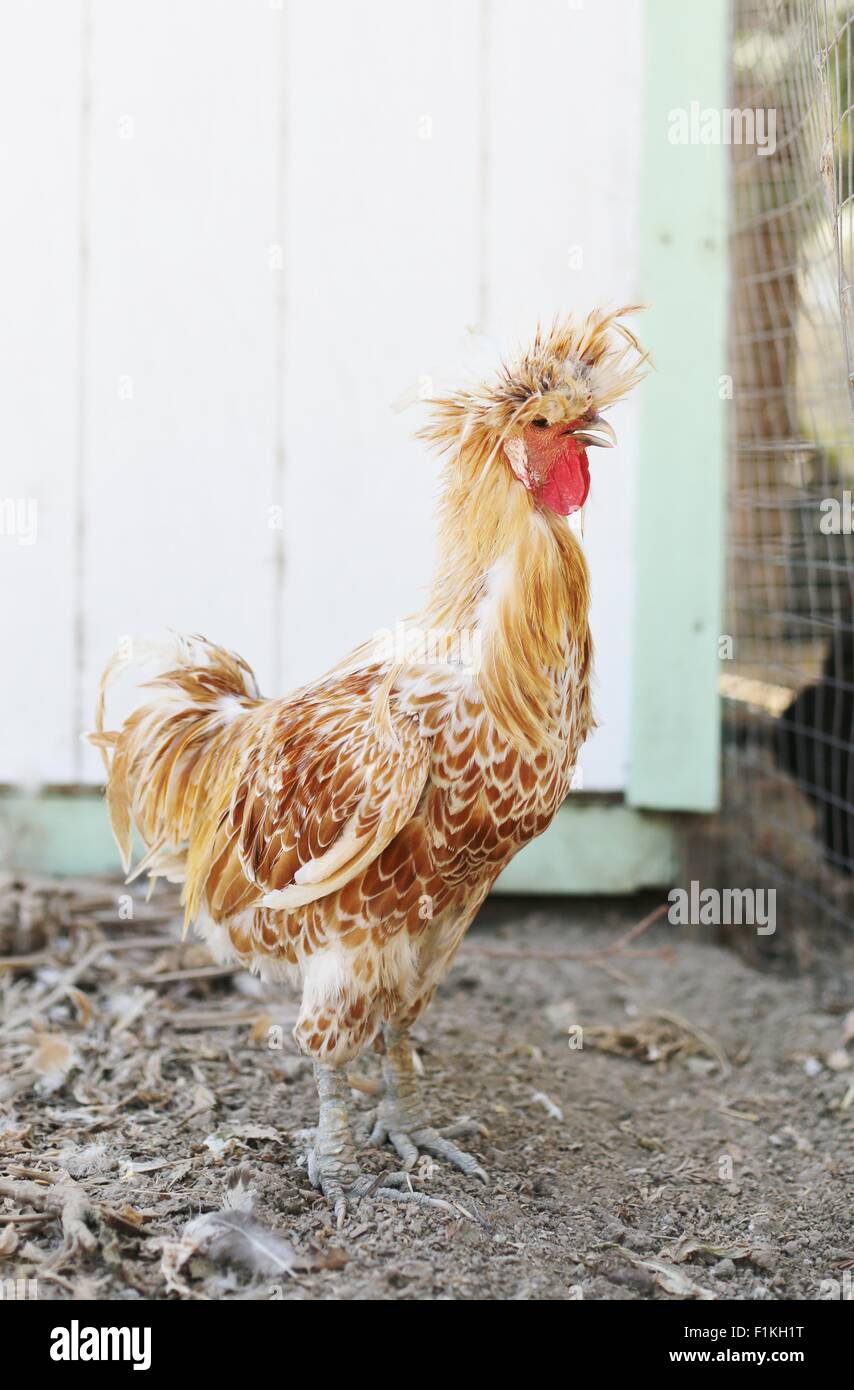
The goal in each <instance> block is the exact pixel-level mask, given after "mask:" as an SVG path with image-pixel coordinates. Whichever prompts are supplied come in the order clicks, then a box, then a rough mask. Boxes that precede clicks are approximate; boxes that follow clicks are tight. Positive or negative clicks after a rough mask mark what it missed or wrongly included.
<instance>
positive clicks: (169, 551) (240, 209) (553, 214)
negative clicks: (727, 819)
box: [0, 0, 643, 789]
mask: <svg viewBox="0 0 854 1390" xmlns="http://www.w3.org/2000/svg"><path fill="white" fill-rule="evenodd" d="M641 22H642V6H641V5H640V4H639V3H638V0H585V3H583V4H579V0H524V3H523V0H429V3H423V0H362V3H359V4H353V3H350V0H324V3H314V2H313V0H282V3H281V4H279V3H277V2H276V0H273V2H272V3H268V0H30V3H26V0H6V3H5V4H4V5H3V6H2V9H0V177H2V186H3V203H4V212H3V218H2V225H0V303H1V304H2V306H3V310H2V314H0V383H2V386H1V387H0V389H2V397H3V402H4V405H3V411H2V415H0V468H2V472H0V501H2V500H4V499H30V498H34V499H36V501H37V503H38V531H37V537H36V540H35V543H34V544H31V545H30V544H27V543H26V540H27V537H26V536H25V535H22V534H15V533H14V527H13V526H10V524H9V523H8V522H6V523H4V526H3V528H2V534H0V575H2V589H0V592H2V595H3V603H4V607H5V618H6V623H5V627H6V632H7V634H9V635H10V637H11V641H7V643H6V649H5V654H6V661H5V663H4V665H5V670H4V679H3V686H2V694H0V702H2V718H0V782H3V783H23V784H28V785H32V784H39V783H65V782H81V781H83V782H85V781H92V782H97V781H99V780H100V763H99V761H98V759H97V758H96V757H95V755H94V754H93V753H92V750H89V749H87V748H85V747H83V746H82V745H81V744H80V741H79V737H78V735H79V732H80V730H81V729H82V728H85V727H88V726H89V724H90V720H91V710H92V706H93V703H94V698H95V689H96V685H97V679H98V674H99V671H100V668H101V667H102V665H103V663H104V661H105V660H106V658H107V656H108V655H109V654H110V652H111V650H112V649H113V648H114V646H115V644H116V642H117V641H118V639H119V638H120V637H121V636H122V635H123V634H130V633H152V632H156V631H158V630H159V629H162V628H165V627H172V628H176V629H184V630H190V631H200V632H203V633H205V634H206V635H208V636H210V637H212V638H214V639H216V640H218V641H221V642H222V643H224V644H225V645H227V646H231V647H233V648H235V649H236V650H238V651H240V652H242V653H243V654H244V655H245V656H246V658H247V659H248V660H249V661H250V662H251V664H252V665H254V667H255V668H256V670H257V672H258V674H259V677H260V679H261V682H262V686H263V688H264V689H265V690H267V691H271V692H278V691H282V690H284V689H286V688H287V687H288V686H289V685H292V684H294V683H295V682H298V681H301V680H304V679H308V678H310V677H311V676H312V675H314V674H318V673H319V672H320V671H321V670H322V669H324V668H325V667H326V666H327V665H329V664H331V663H332V662H333V661H334V660H336V659H337V658H338V657H340V656H341V655H342V654H343V652H344V650H345V649H346V648H347V647H348V646H350V645H353V644H354V643H355V642H357V641H359V640H360V639H362V638H363V637H365V636H367V635H368V634H370V633H371V632H373V631H375V630H376V629H377V628H380V627H384V626H390V625H392V624H393V622H394V621H395V619H396V617H398V616H400V615H402V614H403V613H405V612H408V611H410V610H411V609H412V608H414V607H415V606H417V604H418V602H419V596H420V593H421V591H422V588H423V586H424V585H425V584H426V582H427V580H428V578H429V570H430V564H431V555H432V511H433V506H434V500H435V488H436V474H437V465H436V463H435V462H434V460H433V459H432V458H431V457H430V456H429V455H427V454H426V453H425V451H424V449H423V448H422V446H420V445H418V444H416V443H414V442H413V441H412V439H411V437H410V436H411V432H412V430H413V428H414V427H415V425H416V424H417V423H418V420H417V418H416V415H415V413H414V412H413V411H405V412H403V413H401V412H399V411H396V410H394V409H393V408H392V407H393V404H394V403H395V402H397V401H399V400H400V398H401V397H402V396H404V395H405V393H406V392H407V391H408V390H409V391H411V390H412V388H413V387H414V386H415V385H416V384H417V383H418V381H419V379H420V378H422V377H424V376H425V375H432V374H434V373H435V371H436V368H437V365H441V364H443V363H448V362H449V361H451V360H453V357H454V354H455V352H456V350H457V344H458V343H459V341H460V339H461V336H462V334H463V332H464V330H465V328H466V326H467V325H477V326H479V327H480V328H481V329H482V330H483V331H484V332H485V333H487V334H488V335H489V336H490V337H491V338H494V339H495V340H496V341H497V342H499V343H501V344H502V345H508V346H512V345H513V343H514V342H515V341H518V339H519V338H520V337H525V336H527V335H528V334H529V333H530V331H531V329H532V327H533V325H534V323H535V321H536V320H537V318H538V317H543V318H551V316H552V315H553V314H554V313H555V312H556V311H558V310H564V309H567V308H570V307H573V306H576V307H578V308H580V309H586V308H587V307H588V306H590V305H591V304H593V303H596V302H603V301H605V302H617V301H621V302H622V301H625V300H631V299H632V298H634V297H635V296H636V295H637V276H638V244H639V226H638V222H639V217H638V203H639V198H638V184H639V175H638V148H639V138H640V137H639V130H640V88H641V81H640V78H641V65H642V61H643V58H642V54H641ZM615 423H616V425H617V428H618V433H619V434H620V437H621V447H620V449H619V452H618V454H617V457H616V458H614V457H613V456H612V455H607V456H602V455H597V457H596V458H595V459H594V460H593V465H594V482H593V491H592V501H591V505H590V506H589V508H588V516H587V520H586V523H585V544H586V548H587V552H588V556H589V558H590V560H591V565H592V569H593V583H594V628H595V635H596V639H597V644H598V672H599V691H598V697H597V708H598V714H599V718H600V722H601V724H602V728H601V730H600V732H599V733H598V734H597V736H596V738H595V739H594V741H593V742H592V744H591V745H590V747H589V749H588V752H587V754H586V756H585V759H584V785H585V788H607V789H612V788H619V787H621V786H622V785H623V779H624V773H625V760H626V754H627V742H628V710H629V705H630V700H631V690H630V686H629V670H630V666H629V643H630V636H631V634H630V631H629V615H630V610H631V594H630V592H629V589H630V586H631V576H632V555H631V520H632V505H633V504H632V479H633V474H634V465H635V458H636V418H635V415H634V412H633V409H632V407H631V406H626V407H624V408H622V409H621V410H620V412H618V413H617V414H616V415H615ZM275 508H281V518H282V525H281V529H276V527H275V525H272V526H271V521H272V522H274V523H275V521H276V518H277V516H278V515H279V514H278V513H277V512H275V511H274V510H273V509H275ZM7 515H8V509H7V511H6V512H4V513H3V516H4V517H6V516H7Z"/></svg>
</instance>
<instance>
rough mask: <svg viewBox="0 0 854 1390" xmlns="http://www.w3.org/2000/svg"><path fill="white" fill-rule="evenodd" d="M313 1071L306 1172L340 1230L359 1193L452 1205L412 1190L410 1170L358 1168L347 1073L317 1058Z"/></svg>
mask: <svg viewBox="0 0 854 1390" xmlns="http://www.w3.org/2000/svg"><path fill="white" fill-rule="evenodd" d="M314 1074H315V1079H316V1081H317V1094H318V1099H319V1101H320V1118H319V1123H318V1126H317V1132H316V1135H315V1144H314V1148H313V1149H311V1150H310V1151H309V1154H308V1176H309V1181H310V1182H311V1185H312V1187H319V1188H320V1189H321V1190H322V1192H323V1194H324V1196H325V1197H326V1199H327V1201H328V1202H329V1203H330V1205H331V1206H332V1209H333V1211H334V1213H335V1219H336V1222H337V1224H338V1229H339V1230H340V1229H341V1227H342V1225H343V1224H344V1218H345V1216H346V1215H347V1209H348V1206H349V1203H350V1202H352V1201H358V1200H359V1198H361V1197H369V1198H370V1199H371V1200H372V1201H378V1200H380V1199H385V1200H387V1201H392V1202H416V1203H417V1204H418V1205H420V1206H425V1207H441V1208H442V1209H443V1210H445V1211H452V1210H453V1208H452V1207H450V1206H449V1204H448V1203H447V1202H442V1201H440V1200H439V1199H438V1198H436V1197H428V1196H427V1195H426V1193H423V1192H414V1191H413V1190H412V1183H411V1179H410V1176H409V1173H405V1172H404V1173H380V1174H379V1175H378V1176H377V1177H372V1176H371V1175H370V1174H364V1173H361V1172H360V1171H359V1166H358V1164H357V1162H356V1150H355V1146H354V1144H353V1135H352V1133H351V1131H350V1121H349V1118H348V1116H347V1090H348V1087H347V1077H346V1074H345V1072H344V1071H343V1069H340V1068H337V1067H326V1066H323V1064H322V1063H320V1062H317V1063H315V1068H314Z"/></svg>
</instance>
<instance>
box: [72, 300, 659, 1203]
mask: <svg viewBox="0 0 854 1390" xmlns="http://www.w3.org/2000/svg"><path fill="white" fill-rule="evenodd" d="M642 362H643V354H641V353H639V352H638V350H637V344H636V343H635V340H634V338H633V337H632V335H631V334H629V333H628V331H627V330H626V329H624V328H623V326H622V325H621V324H619V323H618V322H617V317H616V315H600V316H591V318H590V319H588V320H587V321H586V322H584V323H581V324H573V323H571V322H570V323H568V324H566V325H564V326H562V327H559V328H555V329H554V330H553V331H552V333H551V334H550V335H548V336H547V337H545V338H541V337H539V336H538V337H537V339H536V340H535V342H534V345H533V347H532V348H531V349H530V351H529V352H528V353H527V354H526V355H525V356H524V357H523V358H521V360H520V361H519V362H518V363H517V364H516V366H515V367H514V368H513V369H512V370H511V369H508V368H504V369H502V372H501V374H500V376H499V377H498V379H497V380H496V382H495V383H494V385H492V386H488V387H484V388H480V389H479V390H477V391H474V392H460V393H459V394H457V395H454V396H451V397H448V398H445V399H444V400H442V401H439V402H436V407H437V418H436V422H435V424H434V425H433V427H432V428H431V429H430V430H429V431H427V432H426V433H428V434H429V436H430V437H431V438H432V439H433V440H434V441H435V442H436V443H438V444H439V445H440V447H442V448H443V449H446V450H447V451H448V452H449V454H450V458H449V462H448V465H447V474H446V487H445V494H444V499H443V507H442V514H441V536H440V540H441V545H440V560H439V570H438V573H437V576H436V579H435V582H434V585H433V588H432V591H431V595H430V598H429V600H428V602H427V604H426V605H425V608H424V610H423V611H422V612H421V613H420V614H418V615H417V617H415V618H412V619H410V620H408V621H407V623H406V624H405V625H402V630H401V631H399V633H398V637H399V639H401V640H400V641H399V646H400V648H401V650H393V651H391V652H389V651H388V650H386V649H385V647H384V644H383V643H382V642H381V641H375V642H373V643H368V644H366V645H365V646H364V647H363V648H360V649H358V650H357V651H356V652H354V653H353V654H352V655H351V656H350V657H349V658H347V659H346V660H345V661H344V662H343V663H342V664H341V666H340V667H338V668H336V669H335V670H334V671H332V672H331V673H329V674H328V675H327V676H326V677H324V678H322V679H321V680H319V681H318V682H317V683H315V684H313V685H310V686H306V687H304V688H303V689H302V690H299V691H297V692H295V693H293V694H291V695H289V696H287V697H285V698H283V699H277V700H262V699H260V698H259V696H258V693H257V689H256V685H255V681H254V678H253V676H252V673H251V671H250V670H249V668H248V667H247V666H246V665H245V663H244V662H242V661H241V660H240V659H239V658H237V657H234V656H233V655H231V654H229V653H227V652H224V651H223V650H221V649H220V648H217V647H214V646H211V645H210V644H208V643H207V642H204V641H203V640H202V639H188V640H184V641H181V642H180V643H179V647H178V652H177V656H176V658H175V660H174V661H173V662H172V664H171V669H169V670H167V671H166V672H165V673H163V674H162V675H160V676H159V677H157V679H155V680H154V681H152V682H150V683H149V685H150V688H151V690H152V694H151V696H150V697H148V698H147V699H146V702H145V703H144V704H143V705H141V706H140V707H139V708H138V709H137V710H136V711H135V713H134V714H132V715H131V716H130V718H129V719H127V721H126V722H125V724H124V726H123V727H122V729H121V730H119V731H117V732H104V731H103V729H102V728H101V725H102V714H103V701H102V707H101V710H100V711H99V731H98V733H96V735H94V741H95V742H97V743H99V744H100V745H101V746H102V748H103V749H104V752H105V757H106V759H107V762H108V767H109V781H108V791H107V795H108V804H109V809H110V815H111V818H112V823H113V827H114V830H115V833H116V837H117V839H118V842H119V845H120V847H121V849H122V853H123V855H124V858H125V862H126V864H127V863H128V862H129V857H130V848H131V831H132V825H134V824H135V825H136V827H137V830H138V832H139V834H140V835H141V838H142V840H143V841H144V843H145V845H146V846H147V853H146V855H145V858H144V860H143V865H142V866H141V867H144V868H146V869H147V870H148V872H149V873H151V874H158V873H160V874H166V875H167V876H169V877H170V878H173V879H178V880H180V881H182V882H183V883H184V900H185V904H186V913H187V918H188V920H190V921H193V922H195V923H196V926H197V929H198V930H199V931H200V933H201V934H202V935H203V936H204V938H205V939H206V941H207V942H208V944H209V946H210V948H211V950H212V952H213V954H214V955H215V957H216V958H217V959H218V960H219V961H221V962H223V963H240V964H242V965H246V966H247V967H249V968H251V969H252V970H255V971H257V972H258V973H260V974H261V975H262V976H263V977H265V978H268V979H281V978H283V977H290V978H293V979H296V980H299V981H301V982H302V986H303V997H302V1009H301V1012H300V1017H299V1021H298V1023H297V1026H296V1029H295V1038H296V1041H297V1044H298V1046H299V1047H300V1048H301V1050H302V1051H304V1052H305V1053H307V1054H308V1055H310V1056H311V1057H312V1058H313V1059H314V1060H315V1063H316V1070H317V1076H318V1086H319V1090H320V1098H321V1123H320V1127H319V1130H318V1141H317V1145H316V1148H315V1150H314V1151H313V1153H312V1154H311V1155H310V1161H309V1168H310V1173H311V1175H312V1178H313V1180H314V1181H315V1182H316V1183H317V1184H318V1185H322V1186H323V1188H324V1191H326V1192H327V1194H328V1195H329V1196H330V1197H331V1198H332V1199H333V1200H334V1201H335V1205H336V1208H337V1210H338V1213H339V1219H340V1218H341V1216H342V1215H343V1212H344V1210H345V1207H346V1195H347V1192H348V1191H349V1190H353V1189H355V1190H356V1191H357V1192H358V1190H359V1183H360V1182H363V1180H361V1179H359V1177H358V1171H357V1169H356V1168H355V1156H354V1153H353V1149H352V1141H351V1138H350V1134H349V1129H348V1127H347V1120H346V1088H345V1084H344V1078H343V1073H342V1072H341V1071H340V1070H339V1068H341V1067H342V1065H343V1064H345V1063H347V1062H348V1061H350V1060H351V1059H352V1058H353V1057H354V1056H355V1055H356V1054H357V1053H358V1052H359V1051H360V1049H361V1048H362V1047H363V1046H365V1045H366V1044H367V1043H370V1042H371V1041H372V1040H373V1039H374V1038H375V1037H376V1036H377V1035H378V1034H379V1033H380V1031H381V1030H383V1032H384V1034H385V1043H386V1053H387V1056H386V1079H387V1085H388V1092H387V1096H386V1100H385V1101H384V1102H383V1105H382V1106H381V1111H380V1120H379V1123H378V1127H377V1130H376V1131H375V1137H378V1138H386V1137H388V1138H390V1139H391V1141H392V1143H393V1144H394V1146H395V1148H396V1149H397V1152H398V1153H399V1154H400V1156H401V1157H402V1158H403V1159H404V1162H405V1164H406V1166H407V1167H411V1166H412V1164H413V1163H414V1160H415V1157H416V1156H417V1152H418V1149H419V1148H423V1149H425V1150H427V1151H429V1152H431V1153H433V1154H438V1155H440V1156H443V1157H445V1158H447V1159H449V1160H450V1161H452V1162H454V1163H456V1164H457V1166H459V1167H460V1168H462V1169H463V1171H465V1172H467V1173H477V1174H481V1170H480V1169H479V1168H478V1166H477V1164H476V1163H475V1161H474V1160H473V1159H471V1158H469V1156H468V1155H466V1154H464V1153H463V1152H462V1151H461V1150H459V1149H457V1147H456V1145H455V1144H453V1143H451V1142H450V1141H449V1140H447V1139H443V1138H442V1137H441V1136H440V1135H439V1134H438V1133H437V1132H436V1131H435V1130H433V1129H432V1128H431V1127H430V1126H428V1125H427V1124H426V1122H425V1121H424V1119H423V1116H422V1115H421V1112H420V1107H419V1105H418V1102H417V1100H416V1098H415V1093H414V1083H413V1077H412V1072H411V1054H410V1049H409V1045H408V1041H407V1038H406V1031H407V1029H408V1028H409V1026H410V1025H411V1024H412V1023H413V1021H414V1020H415V1019H416V1018H417V1017H418V1015H419V1014H420V1013H421V1012H422V1010H423V1009H424V1008H425V1006H426V1005H427V1004H428V1003H429V1001H430V999H431V997H432V995H433V993H434V991H435V989H436V986H437V985H438V983H439V981H440V980H441V978H442V976H443V975H444V973H445V971H446V970H447V969H448V967H449V965H450V963H451V961H452V960H453V957H454V954H455V952H456V950H457V948H458V946H459V944H460V942H461V940H462V938H463V935H464V934H465V931H466V928H467V927H468V925H469V923H470V922H471V920H472V918H473V916H474V915H475V913H476V912H477V910H478V908H479V907H480V904H481V903H482V902H483V899H484V898H485V896H486V894H487V893H488V891H489V889H490V887H491V886H492V884H493V882H494V880H495V878H496V877H497V875H498V874H499V873H500V871H501V870H502V868H503V867H504V866H505V865H506V864H507V862H508V861H509V860H510V859H511V858H512V856H513V855H514V854H515V853H516V851H517V850H518V849H519V848H521V846H522V845H524V844H526V843H527V842H528V841H529V840H531V839H533V838H534V836H536V835H539V834H540V833H541V832H542V831H543V830H545V828H546V827H547V826H548V824H549V823H550V821H551V820H552V818H553V816H554V814H555V812H556V811H557V809H558V807H559V806H560V804H561V802H562V801H563V799H564V797H565V796H566V794H567V791H568V790H569V785H570V780H571V777H572V770H573V766H574V764H575V761H576V757H577V753H578V750H579V748H580V746H581V744H582V742H583V741H584V739H585V737H586V735H587V733H588V731H589V730H590V728H591V725H592V714H591V699H590V678H591V644H590V635H589V631H588V621H587V615H588V581H587V569H586V565H585V562H584V559H583V555H582V553H581V548H580V546H579V544H578V542H577V541H576V539H575V538H574V536H573V535H572V533H571V532H570V530H569V528H568V527H567V525H566V521H565V519H564V516H565V514H566V513H568V512H569V511H572V510H576V509H577V507H578V506H580V505H581V504H582V503H583V501H584V498H585V497H586V492H587V480H588V474H587V462H586V448H587V446H588V445H589V444H592V443H598V442H602V441H600V440H599V439H597V438H594V437H593V436H592V435H590V434H589V433H588V432H587V431H588V430H594V431H603V432H608V433H610V430H609V428H608V427H607V426H606V425H605V423H604V421H602V420H601V418H600V417H599V410H600V409H601V408H602V407H604V406H606V405H608V404H610V403H611V402H612V401H613V400H615V399H618V398H619V397H620V396H621V395H623V394H624V393H625V391H626V390H628V389H629V387H630V386H631V385H633V384H634V382H635V381H636V380H637V379H638V377H639V375H640V370H641V365H642ZM108 675H109V672H108ZM106 683H107V678H106V677H105V684H106ZM481 1175H482V1174H481ZM394 1180H395V1177H394V1176H393V1177H392V1179H389V1181H390V1182H391V1181H394ZM382 1192H383V1193H384V1194H385V1195H386V1196H392V1195H395V1196H401V1197H402V1196H404V1195H405V1196H407V1197H409V1196H411V1195H412V1194H410V1193H409V1192H406V1193H405V1194H404V1193H403V1192H401V1191H400V1189H399V1188H395V1187H391V1186H389V1187H385V1188H383V1189H382ZM419 1197H420V1194H419ZM420 1200H423V1201H428V1200H429V1199H427V1198H424V1197H420Z"/></svg>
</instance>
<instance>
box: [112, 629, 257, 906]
mask: <svg viewBox="0 0 854 1390" xmlns="http://www.w3.org/2000/svg"><path fill="white" fill-rule="evenodd" d="M154 661H156V662H157V663H158V665H159V668H160V670H159V674H156V675H154V677H153V678H151V677H150V678H149V679H147V680H144V681H143V682H141V686H142V688H143V689H146V690H148V691H151V692H153V693H152V694H151V696H150V698H149V699H147V700H146V701H145V703H143V704H140V705H138V706H137V708H136V709H134V711H133V713H132V714H130V715H129V716H128V718H127V719H125V721H124V722H123V724H122V725H121V727H120V728H118V729H106V728H105V727H104V724H105V709H106V697H107V692H108V690H109V688H110V687H111V686H112V685H113V684H114V682H115V681H116V680H117V678H118V677H119V676H120V675H121V674H122V673H123V672H125V671H126V670H127V669H128V667H129V666H133V667H144V666H146V665H149V664H150V663H152V662H154ZM259 702H260V696H259V693H258V687H257V683H256V680H255V677H254V675H253V673H252V671H251V669H250V667H249V666H247V664H246V662H245V661H243V659H242V658H241V657H239V656H236V655H235V654H234V653H232V652H228V651H225V650H224V649H223V648H222V647H217V646H214V645H213V643H211V642H208V641H206V639H205V638H203V637H195V636H194V637H183V636H176V637H175V638H174V639H173V641H172V642H171V644H170V645H169V646H168V648H167V647H164V646H163V645H162V644H157V645H154V644H150V643H135V644H134V646H133V650H132V654H129V653H128V651H126V650H119V651H118V652H117V653H116V654H115V656H113V657H112V658H111V660H110V661H109V662H108V664H107V666H106V669H105V670H104V674H103V676H102V678H101V683H100V687H99V691H98V703H97V706H96V711H95V729H94V732H93V733H91V734H89V735H88V740H89V742H90V743H92V744H93V745H94V746H95V747H96V748H98V749H100V752H101V756H102V758H103V760H104V766H105V768H106V771H107V786H106V797H107V810H108V812H109V816H110V824H111V826H112V830H113V835H114V837H115V840H116V844H117V845H118V847H119V852H120V854H121V856H122V863H123V865H124V869H125V873H126V874H128V875H129V881H130V879H132V878H136V877H137V876H138V875H139V874H140V873H143V872H145V871H147V872H148V873H149V874H150V875H151V876H152V877H156V876H158V875H161V876H164V877H166V878H169V879H170V880H171V881H173V882H181V881H182V880H183V878H184V876H185V873H184V871H185V861H186V851H187V846H188V842H189V840H190V837H191V832H192V829H193V825H194V823H195V822H196V821H197V819H198V818H199V816H200V815H201V814H203V813H204V808H205V788H206V786H207V784H208V782H209V781H210V780H212V779H211V778H210V777H209V774H210V773H211V771H212V770H213V768H214V766H215V765H217V764H219V761H220V758H221V754H222V752H223V751H224V749H223V748H222V744H223V741H224V738H223V736H224V733H225V731H226V730H227V729H228V727H229V726H230V725H232V724H233V723H234V720H235V719H236V718H239V717H240V716H242V715H243V714H245V713H247V712H248V711H249V710H250V709H253V708H255V707H256V706H257V705H258V704H259ZM218 770H220V769H219V768H218ZM214 780H215V779H214ZM134 826H135V827H136V829H137V831H138V833H139V835H140V838H141V839H142V841H143V844H144V845H145V853H144V855H143V858H142V860H141V862H140V863H139V864H138V865H137V867H136V869H135V870H134V872H133V873H132V874H131V873H129V871H130V864H131V850H132V840H133V828H134Z"/></svg>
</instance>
